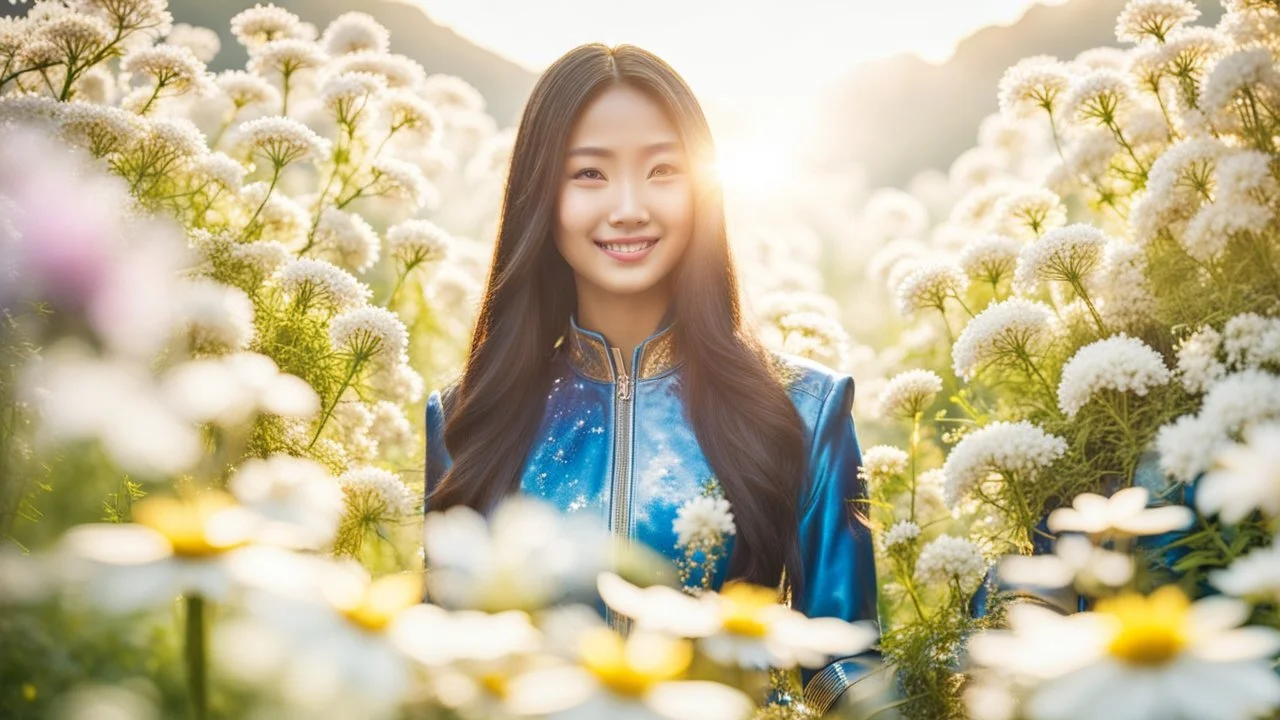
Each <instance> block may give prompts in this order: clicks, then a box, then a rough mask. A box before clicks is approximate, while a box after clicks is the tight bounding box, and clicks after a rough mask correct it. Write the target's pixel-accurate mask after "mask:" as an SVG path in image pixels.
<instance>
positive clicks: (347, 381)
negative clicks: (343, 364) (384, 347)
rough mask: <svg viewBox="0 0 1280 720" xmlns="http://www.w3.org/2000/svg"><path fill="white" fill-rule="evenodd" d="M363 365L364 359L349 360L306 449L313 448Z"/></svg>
mask: <svg viewBox="0 0 1280 720" xmlns="http://www.w3.org/2000/svg"><path fill="white" fill-rule="evenodd" d="M363 364H364V358H362V357H360V356H354V357H352V358H351V365H350V366H348V368H347V376H346V377H344V378H343V379H342V384H341V385H339V386H338V391H337V392H335V393H334V394H333V400H332V401H331V402H330V403H329V405H328V407H326V408H325V411H324V414H323V415H321V416H320V424H318V425H316V434H315V435H313V436H312V437H311V442H310V443H309V444H308V445H307V449H308V450H310V449H311V448H313V447H315V444H316V441H317V440H319V439H320V433H321V432H322V431H323V430H324V426H325V423H327V422H329V418H330V417H331V416H332V415H333V411H334V409H335V408H337V407H338V401H339V400H340V399H341V398H342V393H344V392H346V390H347V388H348V387H350V386H351V381H352V380H353V379H355V376H356V373H358V372H360V366H361V365H363Z"/></svg>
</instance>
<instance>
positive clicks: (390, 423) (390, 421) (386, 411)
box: [369, 400, 414, 449]
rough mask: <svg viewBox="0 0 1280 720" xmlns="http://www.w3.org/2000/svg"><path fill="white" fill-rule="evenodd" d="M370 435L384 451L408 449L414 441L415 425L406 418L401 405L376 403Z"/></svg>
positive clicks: (383, 402) (381, 401) (386, 402)
mask: <svg viewBox="0 0 1280 720" xmlns="http://www.w3.org/2000/svg"><path fill="white" fill-rule="evenodd" d="M369 433H370V435H371V436H372V437H373V439H374V440H377V441H378V447H380V448H383V449H387V448H397V449H406V448H407V447H408V446H409V445H410V444H411V443H412V442H413V439H414V435H413V425H411V424H410V423H409V419H408V418H406V417H405V416H404V411H403V410H401V409H400V406H399V405H397V404H395V403H393V402H388V401H386V400H379V401H378V402H376V403H374V405H373V416H372V418H371V423H370V427H369Z"/></svg>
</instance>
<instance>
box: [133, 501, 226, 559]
mask: <svg viewBox="0 0 1280 720" xmlns="http://www.w3.org/2000/svg"><path fill="white" fill-rule="evenodd" d="M133 521H134V522H136V523H138V524H139V525H144V526H146V527H149V528H151V529H152V530H155V531H156V532H158V533H160V534H161V535H163V536H164V537H165V539H167V540H168V541H169V544H170V545H172V546H173V554H174V555H176V556H178V557H183V558H193V559H195V558H208V557H212V556H215V555H220V554H222V553H225V552H227V551H228V550H234V549H236V548H238V547H241V546H243V545H246V544H248V542H249V531H250V528H249V526H248V523H247V522H246V517H245V515H244V513H243V512H241V511H240V509H239V507H238V506H237V505H236V502H235V500H234V499H232V497H231V496H230V495H227V494H226V493H222V492H209V493H204V494H201V495H199V496H197V497H195V498H192V499H189V500H179V499H177V498H171V497H153V498H147V499H146V500H143V501H141V502H139V503H138V504H137V505H134V506H133Z"/></svg>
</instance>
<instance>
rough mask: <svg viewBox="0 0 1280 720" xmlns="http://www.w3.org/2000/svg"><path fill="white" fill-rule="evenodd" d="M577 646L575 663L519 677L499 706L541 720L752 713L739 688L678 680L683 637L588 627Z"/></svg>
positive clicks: (684, 719) (692, 719) (657, 719)
mask: <svg viewBox="0 0 1280 720" xmlns="http://www.w3.org/2000/svg"><path fill="white" fill-rule="evenodd" d="M576 645H577V647H576V652H575V655H576V656H577V658H576V659H577V660H578V661H579V663H580V664H579V665H577V666H561V667H555V666H552V667H546V668H540V669H536V670H533V671H531V672H528V673H525V674H524V675H521V676H519V677H517V678H516V679H515V680H513V681H512V682H511V683H510V684H509V687H508V693H507V694H508V699H507V702H506V703H505V704H504V706H505V709H506V710H507V711H508V712H516V713H518V714H520V715H522V716H537V717H540V718H546V719H547V720H586V719H587V718H611V719H612V720H746V718H748V717H749V716H750V715H751V713H752V712H753V710H754V704H753V703H752V701H751V699H750V698H749V697H747V695H745V694H744V693H743V692H742V691H740V690H736V689H734V688H731V687H729V686H727V685H721V684H719V683H715V682H710V681H703V680H678V679H677V678H679V677H681V676H682V675H683V674H684V672H685V670H686V669H687V668H688V666H689V663H690V660H691V659H692V652H691V649H690V646H689V643H688V642H687V641H685V640H680V639H676V638H670V637H666V636H664V635H659V634H656V633H645V632H641V633H633V634H632V635H630V636H629V637H628V638H627V639H626V640H623V639H622V638H621V637H620V636H618V635H617V634H616V633H614V632H612V631H611V630H609V629H608V628H605V627H593V628H591V629H590V630H586V631H583V632H581V633H579V636H578V639H577V643H576Z"/></svg>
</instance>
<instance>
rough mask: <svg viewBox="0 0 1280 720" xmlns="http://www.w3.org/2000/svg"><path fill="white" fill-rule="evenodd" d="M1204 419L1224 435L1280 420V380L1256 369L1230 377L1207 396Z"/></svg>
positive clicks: (1217, 384) (1202, 410)
mask: <svg viewBox="0 0 1280 720" xmlns="http://www.w3.org/2000/svg"><path fill="white" fill-rule="evenodd" d="M1200 417H1201V418H1204V419H1205V420H1206V421H1207V422H1209V423H1212V427H1214V428H1216V430H1217V432H1218V433H1220V434H1224V435H1235V434H1237V433H1239V432H1241V431H1242V430H1244V429H1245V428H1246V427H1248V426H1250V425H1253V424H1254V423H1258V422H1264V421H1269V420H1280V377H1277V376H1275V375H1272V374H1271V373H1268V372H1263V371H1261V370H1255V369H1248V370H1243V371H1240V372H1236V373H1232V374H1230V375H1227V376H1226V377H1224V378H1222V380H1219V381H1218V382H1217V383H1216V384H1215V385H1214V386H1213V387H1212V388H1210V389H1209V392H1208V394H1206V395H1205V399H1204V405H1203V406H1202V407H1201V408H1200Z"/></svg>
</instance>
